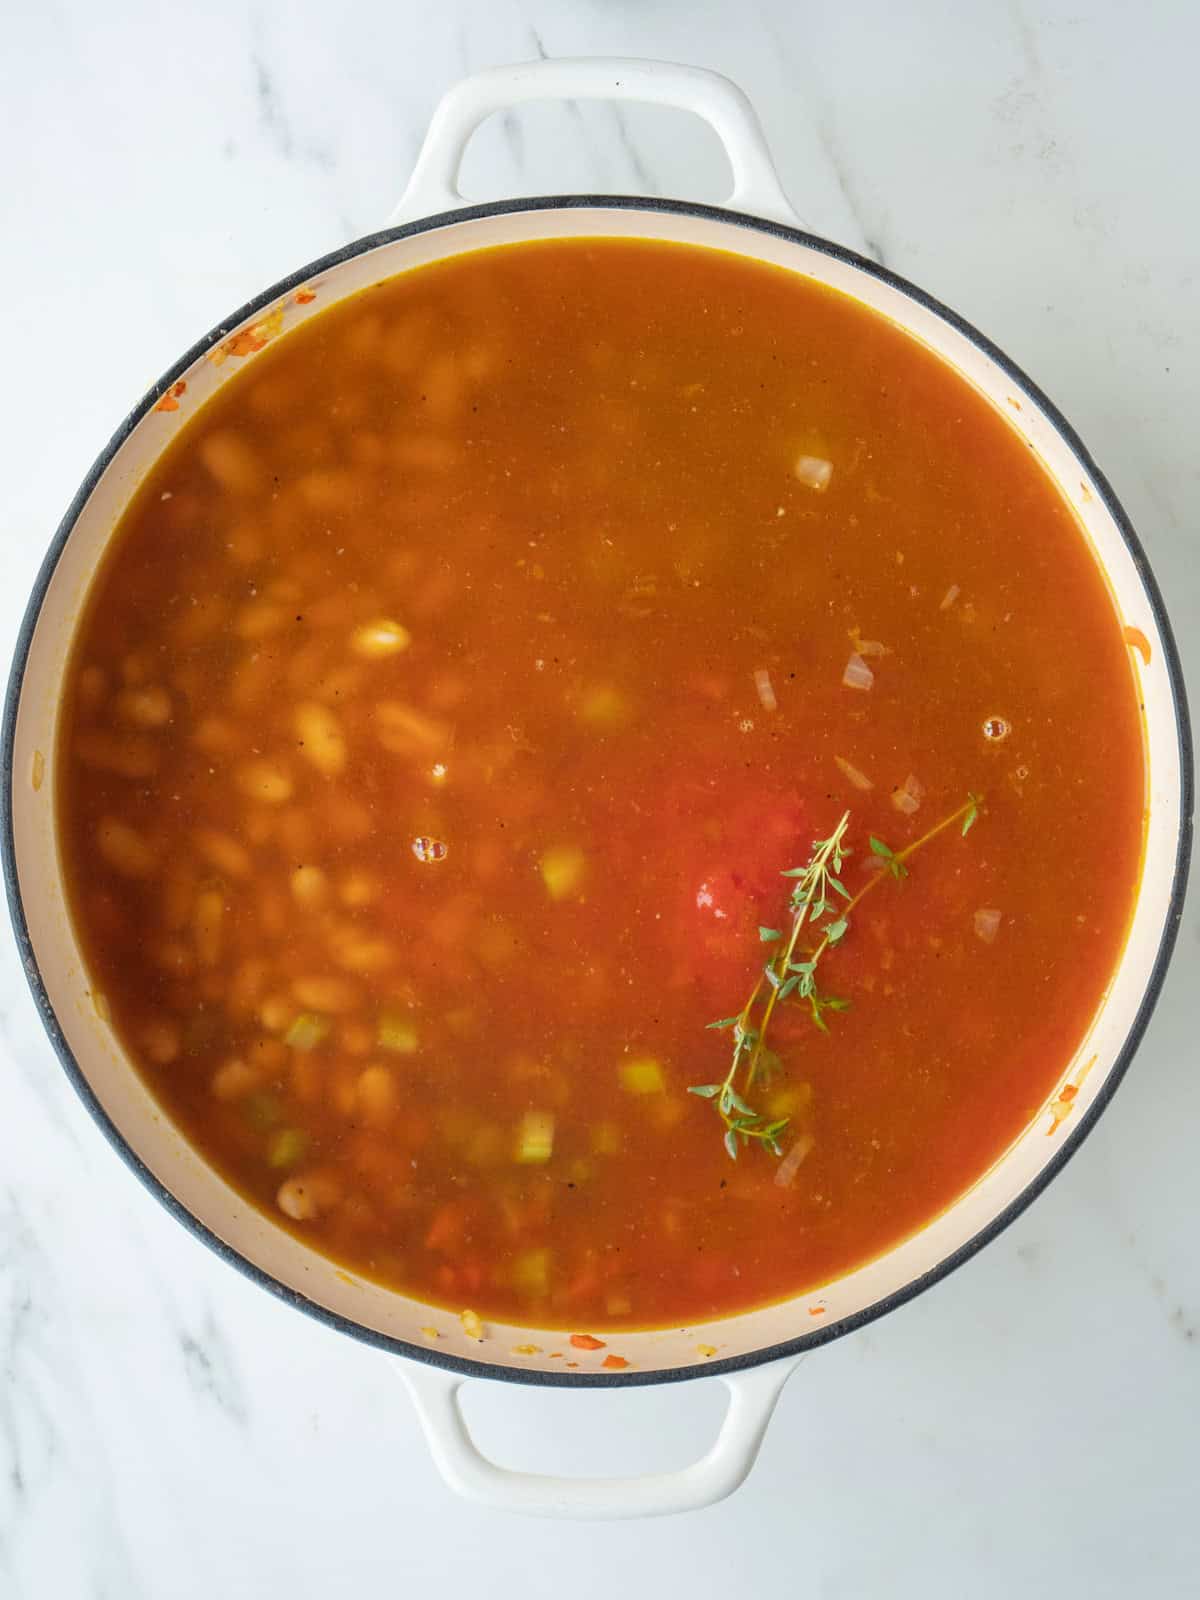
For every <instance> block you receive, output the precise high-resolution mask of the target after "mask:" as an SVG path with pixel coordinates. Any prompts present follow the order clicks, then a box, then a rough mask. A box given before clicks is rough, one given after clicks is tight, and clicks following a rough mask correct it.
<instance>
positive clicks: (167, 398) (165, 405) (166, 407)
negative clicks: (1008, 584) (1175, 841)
mask: <svg viewBox="0 0 1200 1600" xmlns="http://www.w3.org/2000/svg"><path fill="white" fill-rule="evenodd" d="M186 393H187V379H186V378H180V379H179V380H178V382H176V383H173V384H172V385H171V387H170V388H169V389H168V390H167V392H166V394H164V395H163V396H162V397H161V398H160V400H159V401H158V403H157V405H156V406H155V407H154V409H155V411H178V410H179V399H180V396H181V395H184V394H186ZM1147 659H1148V658H1147Z"/></svg>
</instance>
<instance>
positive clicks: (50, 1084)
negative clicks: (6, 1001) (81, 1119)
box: [0, 1006, 80, 1150]
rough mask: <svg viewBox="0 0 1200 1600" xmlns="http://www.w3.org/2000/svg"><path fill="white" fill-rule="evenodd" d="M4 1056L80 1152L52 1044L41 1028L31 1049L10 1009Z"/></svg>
mask: <svg viewBox="0 0 1200 1600" xmlns="http://www.w3.org/2000/svg"><path fill="white" fill-rule="evenodd" d="M0 1053H2V1054H3V1056H4V1058H5V1059H7V1060H8V1061H9V1062H11V1063H12V1064H13V1065H14V1066H15V1067H16V1069H17V1071H18V1072H19V1073H20V1074H21V1078H22V1080H23V1081H24V1083H25V1084H26V1085H27V1086H28V1087H29V1089H30V1090H31V1091H32V1093H33V1095H34V1096H35V1097H36V1099H37V1101H38V1104H39V1105H40V1107H41V1109H42V1111H43V1112H44V1113H45V1116H46V1120H47V1121H48V1122H49V1123H50V1124H51V1125H52V1126H53V1128H54V1130H55V1132H56V1133H61V1134H62V1135H63V1137H64V1138H65V1139H67V1140H68V1141H69V1142H70V1144H71V1146H72V1148H73V1149H75V1150H78V1149H80V1143H79V1136H78V1134H77V1133H76V1131H75V1128H74V1127H73V1126H72V1124H71V1123H70V1122H69V1121H68V1119H67V1118H66V1116H64V1114H63V1107H62V1101H61V1099H60V1098H59V1097H60V1095H61V1092H62V1087H63V1085H62V1075H61V1072H60V1070H59V1066H58V1061H57V1059H56V1058H55V1056H54V1053H53V1051H52V1049H51V1047H50V1043H49V1040H48V1039H47V1038H46V1037H45V1035H44V1034H43V1033H42V1031H41V1029H40V1027H39V1028H38V1029H37V1030H35V1033H34V1039H33V1044H32V1045H31V1044H30V1042H29V1040H28V1039H27V1038H26V1037H25V1034H24V1030H21V1029H19V1028H18V1027H17V1026H15V1025H14V1022H13V1019H12V1016H11V1015H10V1012H9V1008H8V1007H7V1006H3V1007H0Z"/></svg>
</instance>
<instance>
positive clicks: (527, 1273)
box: [512, 1250, 550, 1295]
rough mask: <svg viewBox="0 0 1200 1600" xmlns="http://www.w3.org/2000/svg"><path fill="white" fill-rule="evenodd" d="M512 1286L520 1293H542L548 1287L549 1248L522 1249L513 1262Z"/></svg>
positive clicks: (544, 1292)
mask: <svg viewBox="0 0 1200 1600" xmlns="http://www.w3.org/2000/svg"><path fill="white" fill-rule="evenodd" d="M512 1270H513V1287H514V1288H515V1289H518V1290H520V1292H521V1293H522V1294H530V1295H542V1294H546V1293H548V1292H549V1289H550V1252H549V1250H522V1251H521V1253H520V1255H519V1256H517V1258H516V1260H515V1261H514V1262H513V1269H512Z"/></svg>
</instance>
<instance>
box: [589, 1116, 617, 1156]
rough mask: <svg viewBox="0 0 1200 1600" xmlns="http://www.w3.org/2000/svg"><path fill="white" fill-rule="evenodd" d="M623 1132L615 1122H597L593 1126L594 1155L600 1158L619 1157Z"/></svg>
mask: <svg viewBox="0 0 1200 1600" xmlns="http://www.w3.org/2000/svg"><path fill="white" fill-rule="evenodd" d="M620 1150H621V1130H620V1128H619V1127H618V1126H617V1124H616V1123H615V1122H597V1123H594V1124H593V1126H592V1153H593V1155H598V1156H615V1155H619V1154H620Z"/></svg>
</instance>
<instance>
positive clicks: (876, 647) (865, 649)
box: [853, 634, 888, 656]
mask: <svg viewBox="0 0 1200 1600" xmlns="http://www.w3.org/2000/svg"><path fill="white" fill-rule="evenodd" d="M853 638H854V648H855V649H856V650H857V651H858V653H859V655H860V656H886V655H887V653H888V647H887V645H885V644H883V643H881V641H880V640H878V639H860V638H859V636H858V635H857V634H855V635H853Z"/></svg>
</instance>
